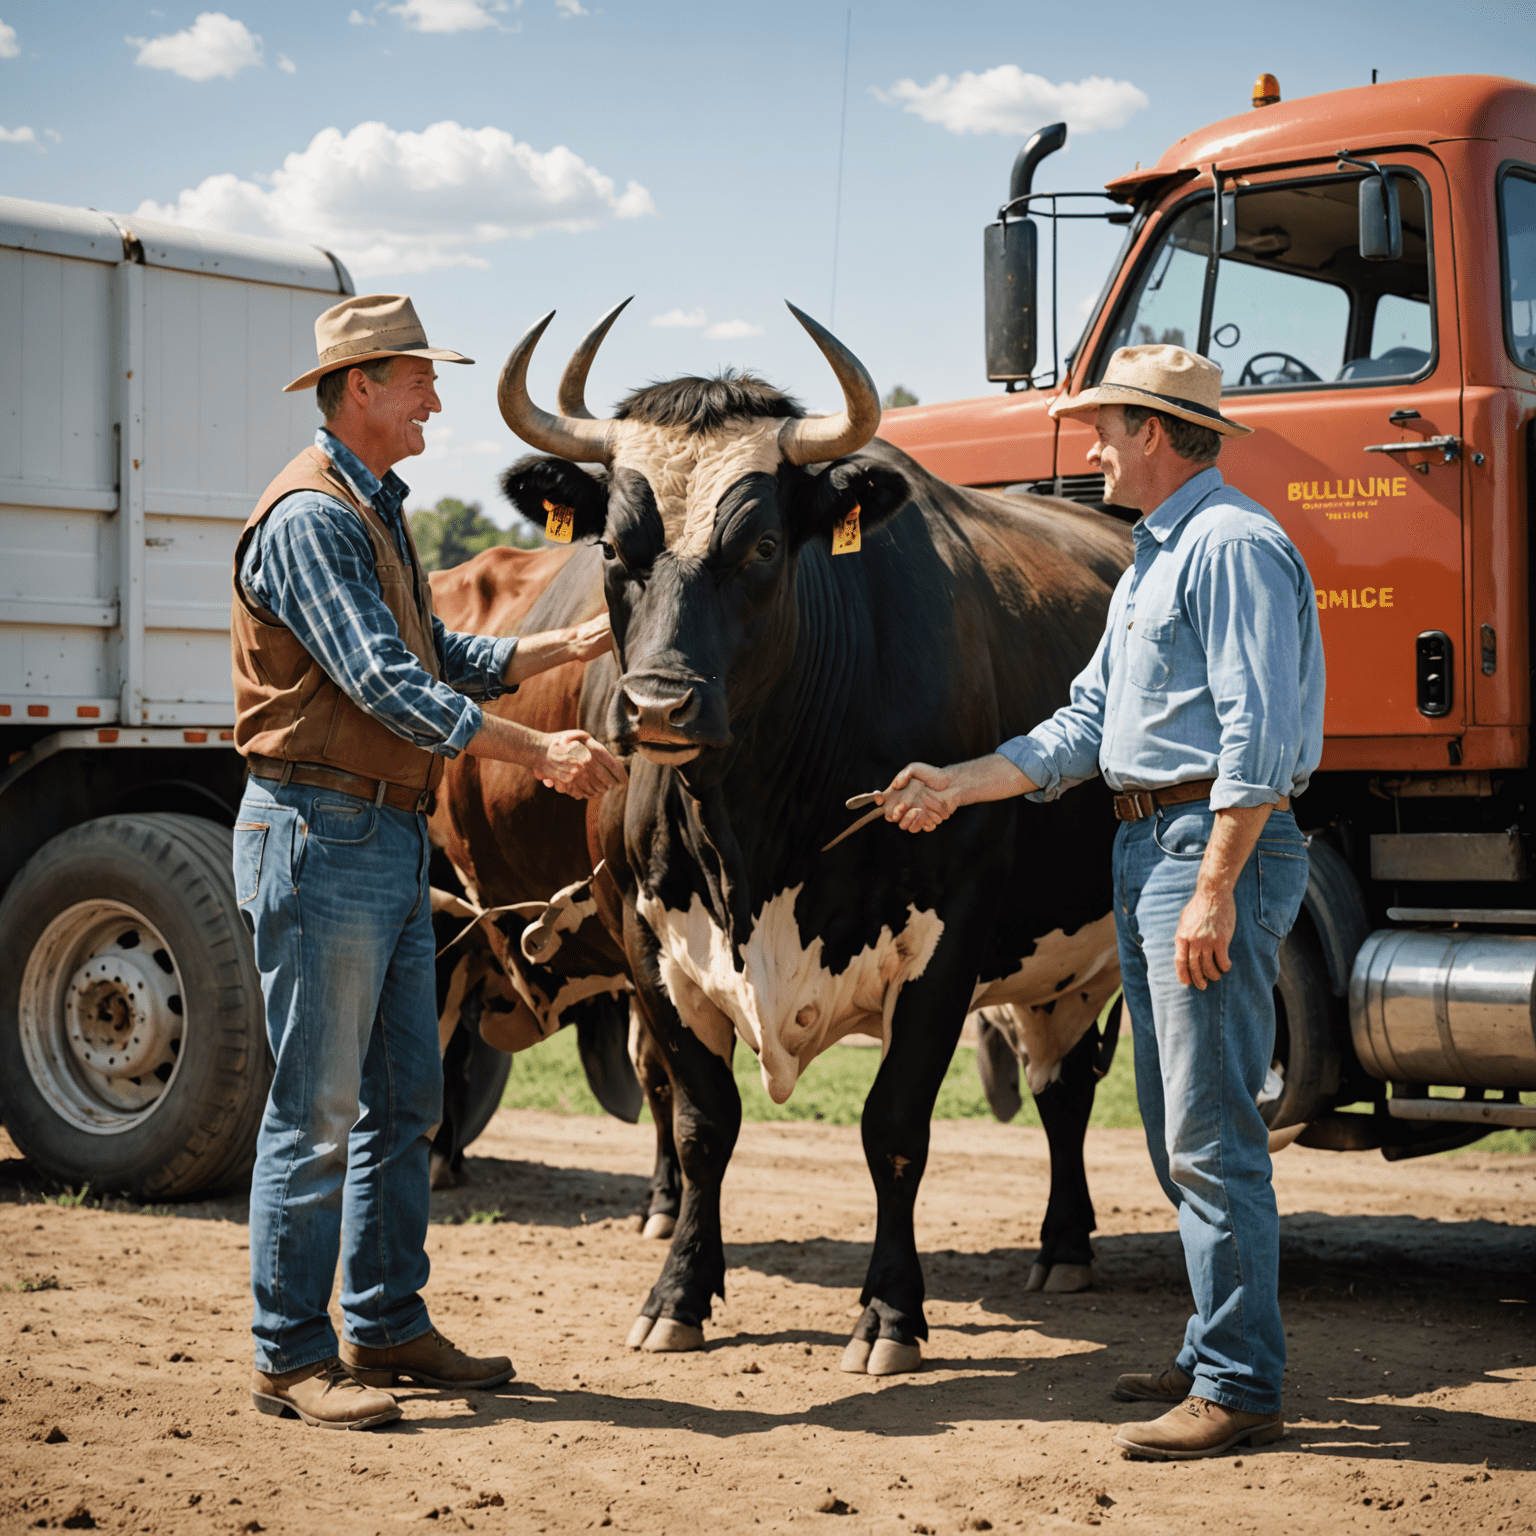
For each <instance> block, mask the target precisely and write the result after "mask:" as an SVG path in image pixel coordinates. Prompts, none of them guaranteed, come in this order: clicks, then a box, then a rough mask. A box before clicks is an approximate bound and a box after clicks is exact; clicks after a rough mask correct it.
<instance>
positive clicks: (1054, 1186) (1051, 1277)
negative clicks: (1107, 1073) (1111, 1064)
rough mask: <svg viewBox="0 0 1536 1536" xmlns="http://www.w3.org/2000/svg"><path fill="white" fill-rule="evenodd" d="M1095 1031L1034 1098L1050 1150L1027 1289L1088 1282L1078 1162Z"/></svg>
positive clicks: (1084, 1188)
mask: <svg viewBox="0 0 1536 1536" xmlns="http://www.w3.org/2000/svg"><path fill="white" fill-rule="evenodd" d="M1098 1053H1099V1031H1098V1029H1097V1027H1090V1028H1089V1030H1088V1032H1087V1033H1086V1034H1085V1035H1084V1036H1083V1038H1082V1039H1081V1040H1079V1041H1078V1042H1077V1044H1076V1045H1075V1046H1073V1047H1072V1049H1071V1050H1070V1051H1069V1052H1068V1053H1067V1054H1066V1056H1064V1057H1063V1058H1062V1062H1061V1072H1060V1074H1059V1075H1058V1076H1057V1078H1056V1081H1055V1082H1053V1083H1049V1084H1047V1086H1046V1087H1044V1088H1042V1089H1041V1090H1040V1092H1039V1093H1038V1094H1036V1096H1035V1108H1036V1109H1038V1110H1039V1111H1040V1123H1041V1124H1042V1125H1044V1127H1045V1136H1046V1140H1047V1141H1048V1142H1049V1143H1050V1148H1051V1198H1050V1201H1049V1203H1048V1204H1047V1205H1046V1208H1045V1221H1044V1223H1043V1224H1042V1226H1041V1228H1040V1254H1039V1257H1038V1258H1037V1259H1036V1260H1035V1263H1034V1267H1033V1268H1032V1269H1031V1270H1030V1272H1029V1281H1028V1283H1027V1284H1026V1285H1025V1287H1024V1289H1025V1290H1027V1291H1086V1290H1087V1289H1088V1288H1089V1287H1090V1286H1091V1285H1092V1284H1093V1268H1092V1265H1093V1248H1092V1246H1091V1245H1090V1243H1089V1241H1088V1235H1089V1233H1091V1232H1092V1231H1093V1229H1094V1226H1095V1225H1096V1223H1095V1221H1094V1215H1093V1200H1092V1199H1091V1198H1090V1196H1089V1194H1088V1171H1087V1169H1086V1168H1085V1167H1084V1166H1083V1137H1084V1135H1085V1134H1086V1132H1087V1130H1088V1115H1089V1113H1090V1111H1091V1110H1092V1109H1093V1094H1094V1089H1095V1088H1096V1087H1097V1086H1098V1077H1097V1074H1096V1073H1095V1071H1094V1067H1095V1065H1096V1063H1097V1060H1098Z"/></svg>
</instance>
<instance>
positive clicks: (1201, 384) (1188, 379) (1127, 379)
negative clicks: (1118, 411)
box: [1051, 345, 1253, 437]
mask: <svg viewBox="0 0 1536 1536" xmlns="http://www.w3.org/2000/svg"><path fill="white" fill-rule="evenodd" d="M1220 404H1221V369H1220V367H1219V366H1218V365H1217V364H1215V363H1213V362H1212V361H1211V360H1210V359H1209V358H1206V357H1199V356H1197V355H1196V354H1195V353H1193V352H1188V351H1186V350H1185V349H1184V348H1183V347H1171V346H1167V345H1161V346H1143V347H1121V348H1120V349H1119V350H1118V351H1117V352H1116V353H1115V354H1114V356H1113V357H1111V358H1110V360H1109V367H1107V368H1106V369H1105V370H1104V378H1103V380H1102V381H1101V382H1100V383H1099V384H1098V385H1097V386H1096V387H1095V388H1093V389H1085V390H1084V391H1083V392H1082V394H1080V395H1062V396H1060V397H1058V398H1057V399H1056V400H1053V401H1052V402H1051V415H1052V416H1079V415H1081V414H1082V413H1083V412H1084V411H1095V410H1097V409H1098V408H1099V407H1100V406H1101V405H1141V406H1146V407H1147V408H1148V409H1149V410H1154V411H1165V412H1166V413H1167V414H1168V415H1170V416H1178V417H1180V418H1181V419H1182V420H1184V421H1192V422H1194V423H1195V424H1196V425H1197V426H1201V427H1209V428H1210V429H1211V431H1213V432H1219V433H1220V434H1221V435H1222V436H1223V437H1247V436H1248V434H1249V433H1250V432H1252V431H1253V428H1252V427H1245V426H1243V425H1242V424H1241V423H1240V422H1236V421H1228V420H1227V418H1226V417H1225V416H1223V415H1222V414H1221V412H1220V410H1219V409H1217V407H1218V406H1220Z"/></svg>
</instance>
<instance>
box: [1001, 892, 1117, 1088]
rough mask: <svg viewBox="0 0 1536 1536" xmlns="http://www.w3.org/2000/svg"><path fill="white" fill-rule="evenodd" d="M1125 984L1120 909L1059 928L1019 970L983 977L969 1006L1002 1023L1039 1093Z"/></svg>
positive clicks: (1038, 946)
mask: <svg viewBox="0 0 1536 1536" xmlns="http://www.w3.org/2000/svg"><path fill="white" fill-rule="evenodd" d="M1063 982H1065V985H1063ZM1119 985H1120V951H1119V947H1118V946H1117V944H1116V942H1115V914H1114V913H1113V912H1106V913H1105V914H1104V916H1103V917H1101V918H1098V919H1097V920H1096V921H1094V922H1091V923H1085V924H1084V925H1083V926H1082V927H1081V928H1079V929H1078V930H1077V932H1076V933H1071V934H1068V933H1064V932H1062V930H1061V929H1060V928H1057V929H1055V930H1054V931H1052V932H1051V933H1048V934H1046V935H1045V937H1044V938H1042V939H1037V940H1036V941H1035V950H1034V953H1033V954H1032V955H1028V956H1026V958H1025V959H1023V960H1021V961H1020V962H1019V968H1018V969H1017V970H1016V971H1013V972H1012V973H1010V974H1009V975H1007V976H1004V977H1002V978H1001V979H999V980H997V981H990V982H978V983H977V985H976V993H975V996H974V997H973V999H972V1001H971V1007H972V1008H975V1009H981V1008H984V1009H986V1010H987V1012H988V1016H989V1017H990V1018H991V1019H992V1020H993V1022H994V1023H996V1024H998V1025H1000V1026H1001V1027H1002V1028H1003V1029H1004V1031H1005V1033H1006V1034H1007V1035H1008V1036H1009V1038H1010V1039H1011V1040H1012V1041H1013V1047H1014V1050H1015V1051H1017V1052H1018V1054H1019V1058H1020V1060H1021V1061H1022V1062H1023V1063H1024V1075H1025V1078H1026V1080H1027V1081H1028V1083H1029V1088H1030V1092H1031V1093H1039V1091H1040V1090H1041V1089H1042V1088H1044V1087H1045V1086H1046V1084H1047V1083H1049V1082H1051V1081H1052V1080H1053V1079H1054V1077H1055V1075H1056V1069H1057V1067H1058V1065H1059V1064H1060V1062H1061V1058H1062V1057H1063V1056H1065V1055H1066V1054H1067V1052H1068V1051H1070V1050H1071V1049H1072V1047H1073V1046H1074V1045H1076V1044H1077V1042H1078V1041H1079V1040H1081V1039H1082V1038H1083V1035H1084V1034H1085V1033H1087V1031H1088V1028H1089V1026H1090V1025H1091V1024H1092V1023H1093V1022H1094V1020H1095V1019H1097V1018H1098V1016H1099V1012H1100V1010H1101V1009H1102V1008H1103V1007H1104V1004H1105V1003H1107V1002H1108V1001H1109V999H1110V998H1111V997H1112V996H1113V995H1114V991H1115V988H1116V987H1118V986H1119Z"/></svg>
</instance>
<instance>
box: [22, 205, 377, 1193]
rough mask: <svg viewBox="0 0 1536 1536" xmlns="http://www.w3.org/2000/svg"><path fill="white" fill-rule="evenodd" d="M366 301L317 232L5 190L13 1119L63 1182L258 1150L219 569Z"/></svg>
mask: <svg viewBox="0 0 1536 1536" xmlns="http://www.w3.org/2000/svg"><path fill="white" fill-rule="evenodd" d="M351 292H353V287H352V282H351V279H350V277H349V276H348V274H347V272H346V269H345V268H344V267H343V266H342V264H341V263H340V262H339V261H337V260H336V258H335V257H334V256H332V255H331V254H330V253H329V252H327V251H325V250H322V249H320V248H319V247H317V246H308V245H297V244H294V245H290V244H286V243H280V242H276V241H269V240H255V239H246V238H242V237H239V236H231V235H216V234H210V233H204V232H201V231H197V230H190V229H184V228H181V227H180V226H174V225H166V224H159V223H152V222H149V221H143V220H139V219H136V218H128V217H124V216H122V215H117V214H108V213H100V212H97V211H95V210H92V209H83V208H64V207H56V206H54V205H51V204H47V203H36V202H26V201H22V200H19V199H15V198H0V893H3V895H0V1115H3V1117H4V1121H5V1125H6V1128H7V1130H8V1131H9V1132H10V1135H11V1136H12V1138H13V1139H14V1140H15V1141H16V1143H17V1145H18V1146H19V1147H20V1148H21V1149H22V1151H23V1152H24V1153H25V1154H26V1155H27V1156H28V1157H29V1158H31V1159H32V1160H33V1161H34V1162H35V1163H36V1164H37V1166H39V1167H40V1168H41V1169H43V1170H44V1171H45V1172H47V1173H48V1174H50V1175H52V1176H53V1177H55V1178H58V1179H61V1180H63V1181H65V1182H68V1183H71V1184H75V1183H82V1182H89V1183H91V1184H92V1186H93V1187H95V1188H98V1189H101V1188H117V1189H127V1190H132V1191H135V1192H137V1193H139V1194H141V1195H145V1196H149V1195H159V1196H165V1195H174V1194H186V1193H189V1192H191V1191H192V1190H195V1189H199V1188H203V1187H206V1186H208V1185H210V1184H221V1183H226V1182H229V1181H230V1180H232V1179H234V1178H237V1177H238V1176H239V1175H240V1174H241V1173H243V1172H244V1170H245V1169H246V1168H247V1167H248V1166H249V1162H250V1158H251V1154H252V1150H253V1146H254V1139H255V1130H256V1125H257V1122H258V1120H259V1117H260V1113H261V1106H262V1102H263V1100H264V1097H265V1091H266V1083H267V1080H268V1066H267V1047H266V1041H265V1036H264V1031H263V1027H262V1007H261V993H260V988H259V985H258V979H257V976H256V973H255V969H254V965H253V962H252V959H251V948H250V943H249V938H248V935H247V933H246V930H245V928H244V927H243V925H242V923H241V920H240V917H239V913H238V907H237V902H236V894H235V890H234V884H233V878H232V875H231V873H230V830H229V829H230V827H231V825H232V824H233V820H234V815H235V810H236V807H237V805H238V803H239V799H240V792H241V787H242V783H243V776H244V775H243V766H242V764H241V761H240V758H239V756H238V754H237V753H236V752H235V751H234V749H233V747H232V745H231V741H232V730H231V728H232V726H233V723H234V708H233V698H232V690H231V684H230V655H229V605H230V573H231V565H232V561H233V557H234V549H235V541H236V539H237V537H238V536H239V532H240V529H241V526H242V525H243V524H244V522H245V520H246V518H247V517H249V516H250V513H251V509H252V507H253V506H254V505H255V500H256V497H257V496H258V495H259V494H260V492H261V490H262V489H263V487H264V486H265V485H266V484H267V482H268V481H269V480H270V479H271V477H272V476H273V475H274V474H275V473H276V472H277V470H279V469H280V468H281V467H282V466H283V465H284V464H286V463H287V462H288V460H289V459H290V458H292V457H293V455H294V454H295V453H297V452H298V450H299V449H300V448H302V447H303V446H304V444H305V443H306V442H308V441H310V439H311V438H312V437H313V435H314V429H315V425H316V418H315V413H314V406H313V398H312V397H311V396H309V395H307V394H298V395H284V394H282V393H281V391H282V386H283V385H284V384H285V383H287V381H288V380H289V379H291V378H293V377H295V376H296V375H297V374H299V373H302V372H303V371H304V370H305V369H306V368H308V367H312V366H313V363H314V355H315V351H314V346H315V344H314V320H315V317H316V316H317V315H318V314H319V313H320V312H321V311H322V310H323V309H325V308H327V307H328V306H330V305H332V304H334V303H335V302H336V301H337V299H338V297H340V296H342V295H345V294H350V293H351Z"/></svg>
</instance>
